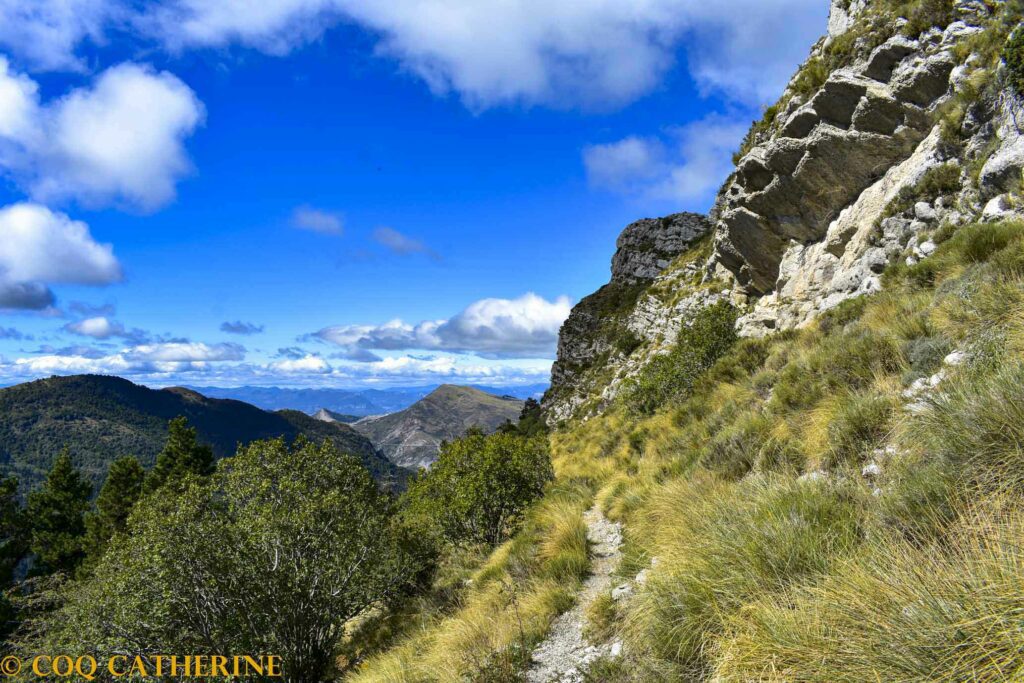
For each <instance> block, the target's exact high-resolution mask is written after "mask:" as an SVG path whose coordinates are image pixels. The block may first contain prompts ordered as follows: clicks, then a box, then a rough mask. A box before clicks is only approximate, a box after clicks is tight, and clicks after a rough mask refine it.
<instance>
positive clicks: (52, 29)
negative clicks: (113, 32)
mask: <svg viewBox="0 0 1024 683" xmlns="http://www.w3.org/2000/svg"><path fill="white" fill-rule="evenodd" d="M121 11H122V7H121V3H120V2H112V1H111V0H0V45H2V46H3V47H5V48H6V49H7V50H8V51H10V52H13V53H15V54H17V55H19V56H20V57H21V58H22V59H23V60H24V61H25V62H26V63H28V64H29V65H31V66H32V67H34V68H37V69H43V70H71V71H80V70H83V69H84V66H83V64H82V61H81V60H80V59H79V58H78V57H77V56H76V55H75V48H76V47H77V46H78V44H79V43H80V42H81V41H82V40H84V39H86V38H91V39H92V40H93V41H97V42H98V41H102V39H103V34H104V31H105V28H106V25H107V24H108V22H110V21H111V20H113V19H115V18H116V17H117V16H118V15H119V14H120V13H121Z"/></svg>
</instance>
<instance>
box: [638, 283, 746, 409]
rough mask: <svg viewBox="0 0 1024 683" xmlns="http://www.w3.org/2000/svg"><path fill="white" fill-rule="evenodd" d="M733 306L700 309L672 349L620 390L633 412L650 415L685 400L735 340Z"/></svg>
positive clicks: (658, 357) (648, 365) (735, 315)
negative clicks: (665, 406)
mask: <svg viewBox="0 0 1024 683" xmlns="http://www.w3.org/2000/svg"><path fill="white" fill-rule="evenodd" d="M736 317H737V311H736V309H735V308H734V307H733V306H731V305H730V304H728V303H727V302H724V301H720V302H718V303H715V304H712V305H711V306H708V307H707V308H705V309H703V310H701V311H700V312H699V313H698V314H697V315H696V316H695V317H694V319H693V323H692V324H691V325H690V326H688V327H687V326H684V327H683V328H682V329H681V330H680V331H679V336H678V337H677V338H676V344H675V346H674V347H673V348H672V351H671V352H669V353H667V354H664V355H661V356H657V357H655V358H654V359H653V360H651V361H650V362H649V363H648V364H647V365H646V366H645V367H644V369H643V370H642V371H641V372H640V373H639V375H638V376H637V377H636V378H635V379H634V380H633V381H631V382H630V384H629V385H628V386H627V387H626V389H625V391H624V392H623V403H624V404H625V405H626V406H628V407H629V409H630V410H632V411H633V412H635V413H640V414H651V413H653V412H655V411H656V410H657V409H658V408H660V407H661V406H663V405H665V404H667V403H669V402H670V401H681V400H684V399H685V398H686V397H687V396H689V394H690V393H691V391H692V390H693V387H694V384H695V383H696V381H697V380H698V379H699V378H700V376H701V375H702V374H703V373H704V372H706V371H707V370H708V369H709V368H710V367H711V366H712V365H713V364H714V362H715V361H716V360H718V359H719V358H720V357H721V356H722V355H724V354H725V352H726V351H728V350H729V347H731V346H732V344H733V343H734V342H735V341H736V329H735V328H736Z"/></svg>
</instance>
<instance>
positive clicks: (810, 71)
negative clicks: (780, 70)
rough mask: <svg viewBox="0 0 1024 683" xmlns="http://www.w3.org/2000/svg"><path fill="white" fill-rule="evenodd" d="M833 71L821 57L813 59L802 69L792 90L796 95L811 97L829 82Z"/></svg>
mask: <svg viewBox="0 0 1024 683" xmlns="http://www.w3.org/2000/svg"><path fill="white" fill-rule="evenodd" d="M830 73H831V69H829V67H828V64H826V63H825V61H824V60H823V59H821V58H820V57H811V58H810V59H808V60H807V62H805V63H804V65H803V66H802V67H800V71H798V72H797V75H796V78H795V79H794V80H793V83H792V86H791V87H792V90H793V92H794V93H795V94H797V95H801V96H803V97H809V96H810V95H813V94H814V93H816V92H818V88H820V87H821V86H823V85H824V84H825V81H827V80H828V77H829V74H830Z"/></svg>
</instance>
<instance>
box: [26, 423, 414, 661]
mask: <svg viewBox="0 0 1024 683" xmlns="http://www.w3.org/2000/svg"><path fill="white" fill-rule="evenodd" d="M392 508H393V503H392V501H391V499H390V497H389V496H388V495H387V494H382V493H381V492H380V491H379V490H378V488H377V485H376V483H375V482H374V481H373V479H372V478H371V477H370V475H369V473H368V472H367V471H366V469H365V468H363V467H362V465H361V464H360V463H359V461H358V460H356V459H355V458H353V457H351V456H347V455H342V454H341V453H339V452H338V451H337V449H336V448H335V447H334V446H333V445H331V444H330V443H329V442H325V443H324V444H323V445H315V444H312V443H308V442H299V443H297V444H296V445H294V446H292V447H289V446H287V445H286V444H285V443H284V441H283V440H280V439H278V440H273V441H263V442H255V443H253V444H251V445H249V446H246V447H243V448H241V449H240V450H239V452H238V455H236V456H235V457H234V458H231V459H229V460H226V461H223V462H222V464H221V467H220V468H219V470H218V471H217V472H216V473H215V474H214V475H213V476H212V477H210V478H209V479H205V480H203V479H198V478H195V477H193V476H191V475H186V477H185V479H184V480H183V481H182V482H181V485H180V486H179V487H176V489H166V488H165V489H163V490H161V492H160V493H159V495H150V496H148V497H146V498H144V499H142V500H141V501H140V502H139V503H138V504H137V505H136V508H135V511H134V512H133V513H132V515H131V517H130V520H129V523H128V533H127V534H125V535H123V536H121V537H120V540H119V542H118V543H117V544H114V545H112V546H111V547H110V549H109V550H108V551H107V552H106V554H104V555H103V557H102V559H101V560H100V562H99V563H98V564H97V566H96V568H95V571H94V574H93V576H92V577H91V578H89V579H87V580H85V581H82V582H79V583H77V584H70V585H69V588H68V591H67V594H66V595H65V596H64V598H65V600H66V603H65V604H64V605H63V607H62V608H60V609H59V610H57V611H56V612H54V613H52V614H51V615H49V616H46V617H44V618H43V619H44V623H42V624H39V625H36V626H37V627H36V628H34V629H32V630H33V631H34V632H36V633H39V634H40V637H39V640H38V641H36V642H29V643H27V644H26V645H25V649H26V651H29V652H75V653H79V654H95V655H96V656H97V658H102V660H103V661H105V658H106V656H109V655H112V654H114V653H125V652H127V653H135V652H139V651H140V647H144V650H143V652H163V653H174V652H177V653H186V652H187V653H192V654H231V653H239V654H241V653H251V654H253V655H256V654H261V653H273V654H277V655H280V657H281V661H282V667H283V670H284V672H285V676H286V678H287V679H288V680H292V681H317V680H328V679H330V678H332V677H333V668H334V654H335V646H336V644H337V640H338V638H339V637H340V634H341V633H342V631H343V629H344V626H345V624H346V622H348V621H349V620H350V619H352V618H353V617H355V616H357V615H359V614H361V613H363V612H364V611H365V610H366V609H367V608H368V607H370V606H371V605H375V604H379V603H381V602H383V601H386V600H388V599H389V598H390V597H391V596H394V595H396V594H397V593H398V592H399V591H400V590H402V589H403V588H404V587H405V586H406V585H408V584H409V583H410V581H411V579H412V577H413V575H414V573H415V571H416V569H417V567H418V563H417V561H416V555H415V554H413V553H410V552H408V549H409V546H408V545H407V543H406V542H405V539H404V538H403V536H402V535H401V534H400V533H399V532H398V530H397V526H396V524H395V518H394V517H393V515H392Z"/></svg>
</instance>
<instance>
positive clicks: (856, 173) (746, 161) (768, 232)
mask: <svg viewBox="0 0 1024 683" xmlns="http://www.w3.org/2000/svg"><path fill="white" fill-rule="evenodd" d="M957 37H958V35H952V34H950V35H949V36H947V35H946V34H945V33H941V32H940V33H938V34H937V35H933V34H926V36H923V37H922V38H921V39H920V40H917V41H913V40H909V39H907V38H906V37H904V36H902V35H898V36H895V37H893V38H890V39H889V40H888V41H886V42H885V43H883V44H882V45H880V46H879V47H877V48H876V49H875V50H874V51H873V52H872V53H871V55H870V56H869V57H868V59H867V60H864V61H862V62H861V63H859V64H855V65H854V66H851V67H848V68H843V69H838V70H836V71H835V72H833V73H832V74H830V75H829V77H828V80H827V81H826V82H825V83H824V85H822V87H821V88H820V89H819V90H818V91H817V92H816V93H815V94H814V95H813V96H812V97H811V98H810V100H809V101H807V102H806V103H804V104H802V105H800V106H799V107H798V108H796V110H795V111H792V112H790V113H789V114H788V115H787V116H786V118H785V120H784V121H782V122H781V126H780V128H779V131H778V132H777V133H776V134H775V136H774V137H772V138H771V139H770V140H768V141H767V142H765V143H764V144H761V145H759V146H757V147H755V148H754V149H752V150H751V151H750V152H749V153H747V154H746V155H745V156H744V157H743V158H742V159H741V160H740V161H739V163H738V165H737V169H736V172H735V174H734V175H733V177H732V178H731V179H730V181H729V182H728V183H727V185H726V188H725V190H724V192H723V193H722V194H721V195H720V196H719V199H718V202H717V204H716V215H717V217H718V222H717V225H716V245H715V246H716V251H717V254H718V262H719V263H720V264H721V265H723V266H724V267H725V268H726V269H728V270H729V271H731V272H732V273H733V275H734V276H735V278H736V280H737V281H738V282H739V284H740V285H742V286H744V287H745V288H746V289H747V291H749V292H751V293H754V294H764V293H767V292H770V291H772V290H774V289H775V288H776V283H777V281H778V278H779V272H780V266H781V265H782V261H783V257H784V255H785V254H786V252H787V250H788V249H789V248H790V246H791V245H792V244H793V243H796V244H802V245H811V244H814V243H817V242H819V241H821V240H822V239H823V238H824V237H825V236H826V233H827V231H828V228H829V225H830V224H831V223H832V222H833V221H834V220H835V219H836V218H837V217H838V216H839V214H840V212H841V211H842V210H843V209H844V208H845V207H847V206H849V205H851V204H852V203H853V202H854V201H855V200H856V199H857V198H858V197H859V196H860V195H861V193H863V192H864V190H866V189H867V188H868V187H870V186H871V185H873V184H874V183H876V182H877V181H878V180H879V179H881V178H882V177H883V175H884V174H885V173H886V172H887V171H888V170H889V169H890V168H892V167H893V166H896V165H898V164H899V163H901V162H902V161H904V160H906V159H907V158H909V157H910V155H911V154H912V153H913V152H914V150H915V149H916V148H917V147H918V145H919V144H920V143H921V141H922V140H924V138H925V137H926V136H927V134H928V132H929V131H930V130H931V128H932V122H931V119H930V117H929V115H928V110H929V108H931V107H933V106H934V105H935V104H936V103H937V102H938V101H939V100H940V99H941V98H942V97H943V96H944V95H945V94H946V93H947V91H948V90H949V79H950V74H951V73H952V72H953V68H954V67H955V66H956V61H955V59H954V58H953V55H952V52H951V50H950V47H951V46H952V44H953V43H954V42H955V40H956V38H957Z"/></svg>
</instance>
